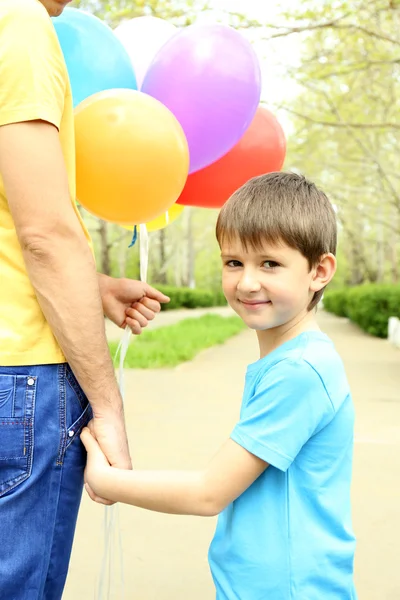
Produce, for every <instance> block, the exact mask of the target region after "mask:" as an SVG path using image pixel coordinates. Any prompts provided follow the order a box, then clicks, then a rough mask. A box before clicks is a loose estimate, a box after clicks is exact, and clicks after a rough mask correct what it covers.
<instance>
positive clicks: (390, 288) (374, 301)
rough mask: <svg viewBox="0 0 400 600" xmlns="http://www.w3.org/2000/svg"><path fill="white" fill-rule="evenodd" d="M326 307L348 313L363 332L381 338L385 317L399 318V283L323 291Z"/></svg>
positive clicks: (343, 313)
mask: <svg viewBox="0 0 400 600" xmlns="http://www.w3.org/2000/svg"><path fill="white" fill-rule="evenodd" d="M324 307H325V309H326V310H328V311H330V312H333V313H335V314H337V315H341V316H348V317H349V318H350V319H351V320H352V321H353V322H354V323H357V325H359V326H360V327H361V329H364V331H366V332H367V333H370V334H371V335H375V336H377V337H382V338H385V337H387V333H388V321H389V317H398V318H400V286H399V285H397V286H394V285H385V284H382V285H376V284H369V285H360V286H356V287H353V288H347V289H342V290H336V291H330V292H327V293H326V295H325V296H324Z"/></svg>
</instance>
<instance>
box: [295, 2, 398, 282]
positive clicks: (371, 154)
mask: <svg viewBox="0 0 400 600" xmlns="http://www.w3.org/2000/svg"><path fill="white" fill-rule="evenodd" d="M399 17H400V11H399V3H398V2H385V1H383V0H371V1H370V2H361V1H360V0H355V1H354V2H348V1H346V0H338V1H337V2H329V1H328V0H302V2H301V4H300V3H299V5H298V8H295V10H294V11H293V10H291V11H290V12H289V11H288V13H287V18H288V21H289V23H290V26H291V27H293V28H294V29H295V28H296V27H297V28H298V29H299V30H302V31H304V33H303V34H302V38H301V40H302V41H301V45H300V46H299V48H300V51H301V57H300V60H299V61H298V62H296V63H294V64H293V67H292V68H291V71H292V78H293V81H296V83H297V84H298V88H297V89H298V92H299V93H298V94H297V95H296V97H295V98H293V99H291V101H290V102H288V103H287V105H286V107H285V108H286V110H287V112H288V114H290V115H292V123H293V125H294V131H293V134H292V135H291V136H290V137H289V149H288V159H287V165H288V167H289V168H293V167H295V168H297V169H298V170H300V171H301V172H303V173H304V174H305V175H307V176H309V177H310V178H311V179H313V180H315V181H316V183H317V184H320V185H321V186H322V188H323V189H324V190H325V191H326V193H327V195H328V196H329V197H330V199H331V200H332V202H333V203H334V204H335V206H336V209H337V214H338V220H339V225H340V236H339V239H340V246H341V249H342V252H343V254H344V255H345V256H346V257H347V261H342V260H340V261H339V278H340V280H341V281H340V283H341V285H346V284H350V285H358V284H359V283H362V282H382V283H383V282H393V283H396V282H397V281H398V280H399V267H400V265H399V259H398V256H399V253H400V243H399V241H400V235H399V234H400V178H399V177H398V173H399V169H400V161H399V153H398V141H397V140H398V136H399V131H398V129H399V123H400V100H399V99H400V77H399V66H400V63H399V49H400V34H399V32H400V29H399ZM288 30H290V27H289V28H288Z"/></svg>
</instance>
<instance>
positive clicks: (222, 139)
mask: <svg viewBox="0 0 400 600" xmlns="http://www.w3.org/2000/svg"><path fill="white" fill-rule="evenodd" d="M142 91H143V92H145V93H147V94H149V95H150V96H153V97H154V98H157V100H160V102H162V103H163V104H165V106H167V108H169V109H170V111H171V112H172V113H173V114H174V115H175V117H176V118H177V119H178V121H179V123H180V124H181V125H182V128H183V130H184V132H185V135H186V138H187V141H188V144H189V152H190V173H193V172H194V171H198V170H199V169H202V168H203V167H206V166H208V165H210V164H211V163H213V162H215V161H216V160H218V159H219V158H221V156H223V155H224V154H226V153H227V152H229V150H231V148H233V146H234V145H235V144H236V143H237V142H238V141H239V140H240V138H241V137H242V136H243V134H244V133H245V131H246V129H247V128H248V126H249V125H250V123H251V121H252V119H253V117H254V115H255V112H256V110H257V107H258V104H259V102H260V94H261V73H260V66H259V63H258V59H257V56H256V54H255V52H254V50H253V48H252V46H251V44H250V43H249V42H248V41H247V40H246V39H245V38H244V37H243V36H242V35H241V34H240V33H238V32H237V31H235V30H234V29H232V28H231V27H227V26H226V25H191V26H190V27H186V28H185V29H183V30H182V31H180V32H179V33H177V34H176V35H174V37H173V38H171V39H170V40H169V41H168V42H167V43H166V44H165V45H164V46H163V47H162V48H161V49H160V51H159V52H158V54H157V55H156V56H155V58H154V60H153V62H152V63H151V65H150V67H149V70H148V71H147V74H146V76H145V79H144V82H143V85H142Z"/></svg>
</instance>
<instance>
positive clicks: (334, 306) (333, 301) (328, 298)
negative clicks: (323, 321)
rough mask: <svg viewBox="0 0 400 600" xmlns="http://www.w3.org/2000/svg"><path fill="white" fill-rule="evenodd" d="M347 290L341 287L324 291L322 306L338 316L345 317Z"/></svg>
mask: <svg viewBox="0 0 400 600" xmlns="http://www.w3.org/2000/svg"><path fill="white" fill-rule="evenodd" d="M348 293H349V290H348V289H347V288H341V289H337V290H333V291H331V290H329V291H327V292H325V293H324V300H323V302H324V308H325V310H327V311H328V312H331V313H333V314H334V315H337V316H338V317H347V296H348Z"/></svg>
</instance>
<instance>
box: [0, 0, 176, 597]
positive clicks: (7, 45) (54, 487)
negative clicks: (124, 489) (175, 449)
mask: <svg viewBox="0 0 400 600" xmlns="http://www.w3.org/2000/svg"><path fill="white" fill-rule="evenodd" d="M67 3H68V2H67V0H1V2H0V530H1V538H2V542H1V544H0V590H1V591H0V596H1V597H2V598H7V599H10V600H11V599H12V600H36V599H37V600H39V599H41V598H49V599H50V598H51V599H52V600H55V599H57V598H61V595H62V590H63V586H64V583H65V577H66V573H67V569H68V561H69V555H70V550H71V545H72V539H73V533H74V528H75V522H76V516H77V511H78V507H79V502H80V496H81V491H82V484H83V468H84V464H85V454H84V451H83V447H82V445H81V442H80V439H79V434H80V431H81V429H82V427H83V426H84V425H85V424H86V423H87V422H88V421H89V419H90V418H91V417H92V416H93V421H92V430H93V433H94V435H95V436H96V437H97V440H98V442H99V443H100V445H101V447H102V449H103V451H104V453H105V454H106V456H107V458H108V460H109V462H110V463H111V464H112V465H115V466H119V467H121V468H130V466H131V463H130V457H129V450H128V443H127V439H126V432H125V424H124V417H123V408H122V400H121V396H120V393H119V390H118V386H117V383H116V380H115V375H114V369H113V365H112V361H111V358H110V355H109V352H108V347H107V343H106V337H105V328H104V314H105V315H106V316H108V317H109V318H110V319H111V320H113V321H114V322H115V323H117V324H118V325H119V326H120V327H125V326H129V327H131V328H132V331H133V332H134V333H140V330H141V328H142V327H144V326H146V324H147V322H148V320H149V319H152V318H153V317H154V315H155V313H156V312H158V311H159V310H160V304H159V303H160V302H165V301H168V299H167V298H166V297H165V296H163V295H162V294H160V293H159V292H157V291H156V290H154V289H153V288H151V287H150V286H147V285H146V284H144V283H141V282H137V281H130V280H127V279H118V280H116V279H113V278H110V277H106V276H102V275H98V274H97V273H96V269H95V264H94V260H93V255H92V251H91V248H90V240H89V236H88V233H87V231H86V229H85V227H84V224H83V222H82V220H81V219H80V216H79V213H78V211H77V210H76V206H75V147H74V123H73V108H72V97H71V89H70V84H69V80H68V74H67V70H66V66H65V62H64V58H63V55H62V52H61V48H60V45H59V43H58V39H57V36H56V33H55V30H54V27H53V25H52V22H51V19H50V16H57V15H59V14H61V12H62V10H63V8H64V7H65V5H66V4H67Z"/></svg>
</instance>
